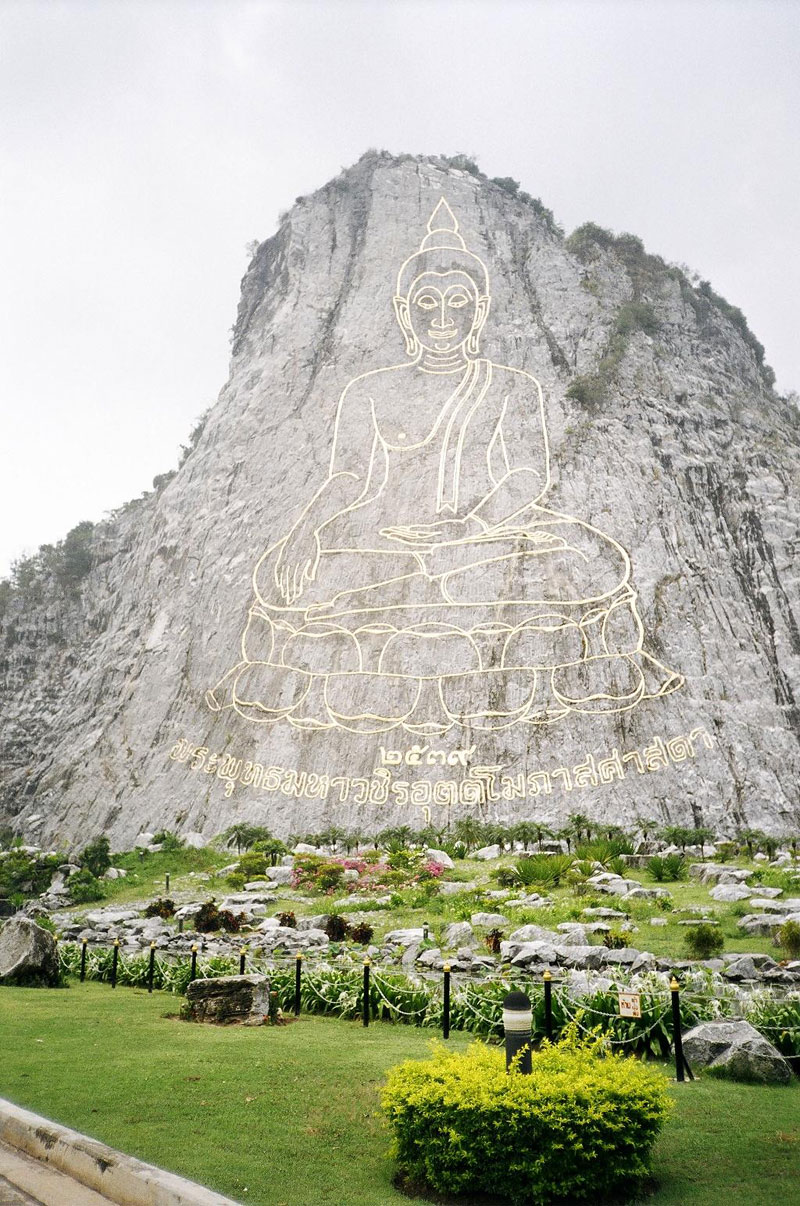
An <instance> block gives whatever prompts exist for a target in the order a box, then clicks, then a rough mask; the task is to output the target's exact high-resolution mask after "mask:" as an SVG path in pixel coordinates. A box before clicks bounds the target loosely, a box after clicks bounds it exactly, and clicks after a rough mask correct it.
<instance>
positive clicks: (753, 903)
mask: <svg viewBox="0 0 800 1206" xmlns="http://www.w3.org/2000/svg"><path fill="white" fill-rule="evenodd" d="M750 908H751V909H753V911H754V912H756V913H781V914H784V913H785V912H786V901H785V900H772V899H771V898H766V897H764V898H762V897H760V896H751V897H750Z"/></svg>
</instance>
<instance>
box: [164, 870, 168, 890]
mask: <svg viewBox="0 0 800 1206" xmlns="http://www.w3.org/2000/svg"><path fill="white" fill-rule="evenodd" d="M164 891H165V892H169V871H168V872H167V874H166V875H165V876H164Z"/></svg>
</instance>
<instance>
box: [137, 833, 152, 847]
mask: <svg viewBox="0 0 800 1206" xmlns="http://www.w3.org/2000/svg"><path fill="white" fill-rule="evenodd" d="M155 836H156V835H155V834H154V833H140V834H139V836H138V837H137V838H136V839H135V840H134V843H133V845H134V849H136V848H137V847H139V846H144V847H145V848H147V847H148V846H152V844H153V838H154V837H155Z"/></svg>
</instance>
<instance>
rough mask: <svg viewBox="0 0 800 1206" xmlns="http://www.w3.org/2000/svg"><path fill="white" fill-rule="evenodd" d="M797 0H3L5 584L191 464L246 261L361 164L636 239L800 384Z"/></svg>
mask: <svg viewBox="0 0 800 1206" xmlns="http://www.w3.org/2000/svg"><path fill="white" fill-rule="evenodd" d="M799 62H800V3H797V2H794V0H775V2H770V0H739V2H735V0H726V2H719V3H712V2H710V0H706V2H703V0H690V2H688V3H678V2H664V3H654V2H652V0H651V2H648V3H644V2H643V0H631V2H621V0H620V2H616V0H586V2H583V3H581V2H571V0H570V2H566V0H542V2H535V0H527V2H525V0H520V2H511V0H486V2H477V0H476V2H474V3H473V2H470V0H458V2H455V3H448V2H445V0H419V2H414V3H412V2H406V0H339V2H336V0H325V2H324V3H314V2H312V0H307V2H304V0H290V2H277V3H269V2H263V0H253V2H249V3H237V2H236V0H219V2H215V0H206V2H201V0H193V2H192V0H183V2H179V3H166V2H164V3H159V2H158V0H136V2H127V3H126V2H124V0H102V2H98V3H88V2H81V0H65V2H59V0H49V2H43V0H41V2H40V0H24V2H16V0H0V259H1V262H0V352H2V354H1V355H0V410H1V412H2V435H3V437H4V440H3V447H4V456H3V465H2V473H1V474H0V491H1V492H2V493H1V494H0V515H2V522H0V573H3V572H4V571H5V570H6V569H7V567H8V565H9V563H10V561H11V560H12V559H13V558H15V557H17V556H19V555H20V554H21V553H23V552H32V551H34V550H35V549H36V548H37V547H38V545H39V544H41V543H43V542H54V541H56V540H58V539H59V538H61V537H62V536H63V535H64V534H65V533H66V531H67V530H68V529H69V528H70V527H73V526H74V525H75V524H76V523H78V522H79V521H81V520H82V519H93V520H97V519H100V518H101V517H102V515H103V513H104V512H106V511H108V510H110V509H112V508H114V507H116V506H119V505H120V504H121V503H122V502H124V501H126V500H127V499H129V498H132V497H134V496H136V495H138V494H141V493H142V491H143V490H146V489H149V488H150V486H151V482H152V478H153V476H154V475H155V474H157V473H162V472H164V471H165V470H167V469H169V468H171V467H174V465H175V464H176V462H177V458H178V450H179V445H180V444H181V442H182V441H184V440H185V439H186V437H187V434H188V431H189V429H190V427H191V424H192V420H193V418H195V417H196V416H197V415H198V414H200V412H201V411H203V410H204V409H205V408H206V407H207V406H209V405H210V404H211V403H212V402H213V401H214V399H215V397H216V395H217V393H218V391H219V389H220V388H221V386H222V384H223V383H224V381H225V378H226V375H227V361H228V355H229V331H230V327H231V325H232V323H233V321H234V318H235V313H236V304H237V299H238V291H239V281H240V278H241V276H242V274H243V272H244V270H245V268H246V265H247V256H246V252H245V247H246V245H247V244H248V243H249V242H250V241H251V240H253V239H259V240H260V239H264V238H267V237H268V236H269V235H271V234H272V233H273V232H274V230H275V228H276V219H277V215H278V213H279V211H281V210H283V209H287V208H288V207H289V206H290V205H291V203H292V202H293V200H294V198H295V196H297V195H298V194H302V193H308V192H311V191H313V190H314V189H316V188H318V187H320V186H321V185H323V184H324V183H325V182H326V181H327V180H329V179H330V178H331V177H332V176H334V175H336V174H337V173H338V171H339V170H340V168H341V167H342V166H346V165H349V164H351V163H352V162H354V161H355V160H356V159H358V158H359V156H360V155H361V154H362V153H363V152H364V151H365V150H366V149H367V148H368V147H378V148H386V149H388V150H390V151H395V152H399V151H410V152H413V153H430V154H437V153H442V154H453V153H455V152H457V151H465V152H468V153H472V154H474V155H475V156H476V157H477V159H478V162H479V164H480V166H481V168H482V169H483V170H484V171H485V172H487V173H488V174H489V175H492V176H494V175H498V176H513V177H515V178H516V179H518V180H520V181H521V183H522V187H523V188H524V189H526V190H527V191H528V192H530V193H533V194H534V195H535V196H541V198H542V200H543V201H544V202H545V204H546V205H548V206H549V207H550V208H551V209H553V211H554V212H555V216H556V218H557V219H558V220H559V221H560V222H561V223H562V225H563V226H564V227H565V229H566V230H567V231H570V230H572V229H573V228H574V227H575V226H577V225H579V224H580V223H581V222H585V221H587V220H592V221H595V222H599V223H600V224H601V225H603V226H609V227H612V228H613V229H615V230H617V231H620V230H628V231H633V232H634V233H636V234H638V235H640V236H641V237H642V238H643V239H644V241H645V244H646V246H647V248H648V249H649V250H651V251H654V252H658V253H660V254H661V255H663V256H664V257H665V258H667V259H668V260H672V261H675V262H681V263H685V264H688V265H689V266H690V267H692V268H694V269H696V270H697V271H699V272H700V273H701V274H702V275H703V276H704V277H707V278H708V279H710V280H711V282H712V284H713V285H714V287H715V288H716V289H717V291H718V292H720V293H722V294H723V295H724V296H725V297H727V298H728V300H729V301H731V302H733V303H735V304H736V305H738V306H740V307H741V309H742V310H743V311H744V313H745V314H746V315H747V318H748V320H749V321H750V325H751V327H752V328H753V330H754V331H755V333H756V335H757V336H758V338H759V339H760V340H761V341H762V342H763V343H764V344H765V346H766V358H767V361H768V362H769V363H771V364H772V365H773V367H774V368H775V370H776V372H777V375H778V387H779V388H781V389H782V390H784V391H785V390H788V389H793V388H794V389H796V388H798V386H800V340H798V337H797V330H796V328H797V318H798V314H797V310H798V306H797V297H798V281H799V280H800V237H799V236H800V231H799V230H798V224H799V223H798V212H799V206H798V198H800V146H799V145H798V144H799V143H800V118H798V114H800V71H799V70H798V63H799Z"/></svg>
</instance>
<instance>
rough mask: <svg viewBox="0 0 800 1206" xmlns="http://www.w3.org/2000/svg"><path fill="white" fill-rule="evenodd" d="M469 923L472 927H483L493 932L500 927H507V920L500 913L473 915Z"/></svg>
mask: <svg viewBox="0 0 800 1206" xmlns="http://www.w3.org/2000/svg"><path fill="white" fill-rule="evenodd" d="M470 922H471V923H472V925H473V926H476V925H478V926H485V927H486V928H487V929H490V930H494V929H498V928H499V927H500V926H501V925H508V918H507V917H506V916H504V915H503V914H502V913H473V914H472V916H471V917H470Z"/></svg>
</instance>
